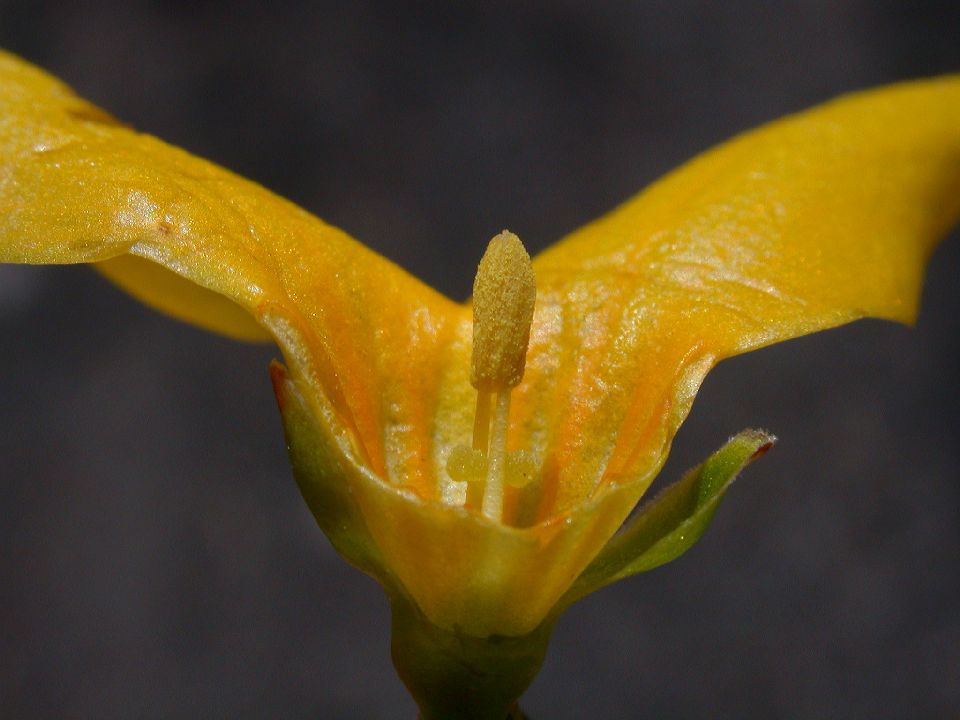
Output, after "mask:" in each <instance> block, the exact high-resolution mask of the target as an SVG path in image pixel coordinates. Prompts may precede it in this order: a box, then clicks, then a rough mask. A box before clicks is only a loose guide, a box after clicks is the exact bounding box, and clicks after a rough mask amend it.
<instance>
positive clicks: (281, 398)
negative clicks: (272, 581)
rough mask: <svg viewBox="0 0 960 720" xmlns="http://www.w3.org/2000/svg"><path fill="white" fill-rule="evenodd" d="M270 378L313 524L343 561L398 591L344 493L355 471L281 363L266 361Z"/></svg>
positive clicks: (353, 502) (347, 492) (348, 493)
mask: <svg viewBox="0 0 960 720" xmlns="http://www.w3.org/2000/svg"><path fill="white" fill-rule="evenodd" d="M270 378H271V380H272V381H273V390H274V394H275V395H276V397H277V405H278V406H279V408H280V416H281V418H282V419H283V429H284V434H285V436H286V441H287V452H288V454H289V456H290V465H291V467H292V468H293V476H294V479H296V481H297V485H298V486H299V487H300V493H301V494H302V495H303V499H304V500H305V501H306V503H307V506H308V507H309V508H310V511H311V512H312V513H313V516H314V518H315V519H316V521H317V525H319V526H320V529H321V530H323V533H324V534H325V535H326V536H327V538H328V539H329V540H330V543H331V544H332V545H333V547H334V548H335V549H336V550H337V552H339V553H340V555H342V556H343V557H344V559H345V560H347V562H349V563H350V564H352V565H354V566H356V567H358V568H359V569H360V570H363V571H364V572H365V573H367V574H368V575H371V576H373V577H374V578H376V579H377V580H379V581H380V582H381V583H382V584H383V585H384V586H385V587H386V588H388V589H393V590H398V587H399V583H398V582H397V581H396V579H395V578H394V577H393V575H392V574H391V573H390V571H389V570H388V569H387V566H386V563H385V562H384V561H383V559H382V557H381V556H380V551H379V549H378V548H377V546H376V543H375V542H374V540H373V538H372V537H371V535H370V531H369V530H368V529H367V526H366V522H365V520H364V518H363V514H362V513H361V512H360V508H359V507H358V506H357V502H356V500H355V499H354V497H353V494H352V493H351V491H350V486H351V483H350V479H351V473H356V472H358V470H357V468H356V467H355V466H354V465H352V464H351V463H350V462H349V461H348V460H347V459H346V458H345V457H344V455H343V453H342V452H341V451H340V450H339V448H338V447H337V443H336V442H335V441H334V440H333V438H332V437H330V436H329V433H328V432H325V430H324V428H323V426H322V425H321V424H320V423H319V422H317V419H316V418H315V417H314V414H313V413H312V412H311V411H310V409H309V407H308V406H307V403H306V401H305V400H304V398H303V396H302V394H301V393H300V391H299V390H298V389H297V385H296V382H295V381H294V380H293V378H291V377H290V376H289V375H288V373H287V369H286V368H285V367H284V366H283V365H282V364H281V363H279V362H273V363H272V364H271V365H270Z"/></svg>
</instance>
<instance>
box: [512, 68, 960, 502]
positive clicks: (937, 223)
mask: <svg viewBox="0 0 960 720" xmlns="http://www.w3.org/2000/svg"><path fill="white" fill-rule="evenodd" d="M958 212H960V76H950V77H944V78H940V79H934V80H929V81H922V82H915V83H905V84H902V85H896V86H891V87H888V88H884V89H880V90H877V91H871V92H864V93H859V94H854V95H850V96H848V97H845V98H841V99H839V100H836V101H834V102H831V103H828V104H826V105H823V106H821V107H819V108H815V109H813V110H811V111H808V112H805V113H802V114H799V115H795V116H792V117H787V118H785V119H783V120H780V121H778V122H774V123H771V124H769V125H767V126H764V127H761V128H760V129H758V130H755V131H753V132H750V133H747V134H744V135H742V136H740V137H738V138H735V139H734V140H732V141H730V142H728V143H726V144H724V145H721V146H719V147H718V148H716V149H714V150H712V151H710V152H708V153H705V154H704V155H702V156H700V157H698V158H697V159H695V160H693V161H691V162H690V163H688V164H687V165H685V166H683V167H681V168H680V169H678V170H676V171H675V172H673V173H672V174H670V175H668V176H667V177H665V178H664V179H663V180H661V181H659V182H658V183H655V184H654V185H652V186H651V187H650V188H649V189H647V190H646V191H645V192H643V193H641V194H640V195H638V196H637V197H635V198H633V199H631V200H629V201H628V202H626V203H625V204H624V205H622V206H621V207H619V208H618V209H616V210H615V211H613V212H612V213H610V214H609V215H607V216H606V217H603V218H601V219H599V220H597V221H595V222H594V223H592V224H590V225H587V226H586V227H584V228H583V229H581V230H579V231H577V232H575V233H573V234H572V235H570V236H569V237H567V238H566V239H565V240H563V241H562V242H560V243H558V244H557V245H555V246H553V247H552V248H550V249H549V250H547V251H546V252H544V253H543V254H542V255H540V256H539V257H538V258H536V259H535V260H534V269H535V271H536V274H537V285H538V300H537V302H538V307H537V313H536V316H535V319H534V327H533V330H532V332H531V355H530V357H529V358H528V360H527V375H526V378H525V382H524V384H523V385H522V386H521V388H520V397H519V398H518V399H517V400H516V401H515V404H514V407H515V409H516V410H515V411H516V414H517V417H516V422H517V423H518V424H519V425H521V426H523V427H525V428H526V430H527V434H528V436H532V437H534V438H536V440H537V450H538V452H539V454H540V456H541V457H543V462H544V466H545V469H546V470H545V471H546V473H547V474H548V476H549V484H550V486H551V487H552V489H553V490H552V493H548V495H547V498H546V499H545V502H544V504H543V506H542V507H541V517H549V516H551V515H555V514H557V513H562V512H564V511H565V510H566V509H569V508H570V507H574V506H576V505H577V504H578V503H580V502H582V501H583V499H584V498H585V497H590V496H592V495H593V494H595V493H596V492H597V491H598V490H602V488H603V487H606V486H609V485H614V484H623V483H624V482H639V483H641V484H646V483H648V482H649V481H650V479H652V477H653V474H654V473H653V472H651V470H655V469H656V468H658V467H659V465H660V464H661V462H662V459H663V457H664V454H665V451H666V449H667V446H668V444H669V442H670V440H671V438H672V437H673V435H674V433H675V431H676V429H677V427H678V426H679V424H680V423H681V422H682V421H683V419H684V418H685V416H686V414H687V411H688V409H689V406H690V402H691V400H692V398H693V396H694V394H695V393H696V390H697V388H698V387H699V384H700V381H701V380H702V378H703V376H704V374H705V373H706V372H707V371H708V370H709V369H710V368H711V367H712V366H713V365H714V364H715V363H716V362H717V361H719V360H721V359H723V358H726V357H729V356H731V355H735V354H737V353H742V352H745V351H747V350H752V349H755V348H759V347H762V346H764V345H767V344H770V343H773V342H777V341H780V340H785V339H787V338H792V337H795V336H798V335H803V334H805V333H809V332H813V331H816V330H820V329H823V328H828V327H832V326H835V325H839V324H842V323H845V322H849V321H851V320H854V319H857V318H861V317H865V316H872V317H880V318H889V319H891V320H899V321H902V322H910V321H911V320H912V319H913V318H914V316H915V314H916V311H917V302H918V299H919V295H920V289H921V283H922V278H923V271H924V265H925V262H926V260H927V258H928V257H929V255H930V253H931V251H932V249H933V248H934V246H935V244H936V241H937V240H938V239H939V238H940V237H941V236H942V235H943V234H944V233H945V232H946V231H947V229H949V227H950V226H951V225H952V223H953V222H954V221H955V220H956V218H957V215H958Z"/></svg>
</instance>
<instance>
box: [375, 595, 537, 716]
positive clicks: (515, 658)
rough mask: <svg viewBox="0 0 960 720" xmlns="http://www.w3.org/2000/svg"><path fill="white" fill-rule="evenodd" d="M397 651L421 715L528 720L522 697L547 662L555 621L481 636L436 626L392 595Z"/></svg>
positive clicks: (395, 654) (394, 650)
mask: <svg viewBox="0 0 960 720" xmlns="http://www.w3.org/2000/svg"><path fill="white" fill-rule="evenodd" d="M390 600H391V602H390V604H391V608H392V611H393V612H392V626H393V627H392V630H393V637H392V643H391V654H392V656H393V664H394V666H395V667H396V668H397V672H398V673H399V675H400V679H401V680H403V682H404V684H405V685H406V686H407V689H408V690H409V691H410V694H411V695H413V698H414V700H415V701H416V703H417V705H418V706H419V708H420V719H421V720H507V719H509V720H522V719H523V718H524V717H525V716H524V715H523V713H522V711H521V710H520V708H519V705H518V704H517V699H518V698H519V697H520V695H521V694H522V693H523V692H524V690H526V689H527V686H528V685H529V684H530V683H531V682H532V680H533V678H534V677H535V676H536V674H537V672H538V671H539V670H540V665H541V664H542V663H543V657H544V654H545V653H546V650H547V642H548V640H549V638H550V632H551V630H552V629H553V621H552V620H550V621H548V622H547V623H544V625H541V626H540V627H538V628H537V629H536V630H534V631H533V632H532V633H530V634H528V635H524V636H521V637H503V636H492V637H487V638H477V637H472V636H469V635H464V634H462V633H460V632H457V631H456V630H446V629H443V628H439V627H437V626H436V625H433V624H432V623H431V622H430V621H429V620H427V619H426V618H425V617H424V616H423V614H422V613H421V612H420V610H419V609H418V608H417V607H416V606H415V605H414V604H413V603H412V602H411V601H410V600H408V599H407V598H405V597H401V596H396V595H395V596H392V597H391V599H390Z"/></svg>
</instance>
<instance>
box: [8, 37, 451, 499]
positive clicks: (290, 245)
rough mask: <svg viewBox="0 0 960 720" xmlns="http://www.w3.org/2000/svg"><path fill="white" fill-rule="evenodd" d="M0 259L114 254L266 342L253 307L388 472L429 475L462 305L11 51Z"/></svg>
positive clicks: (151, 290) (152, 294)
mask: <svg viewBox="0 0 960 720" xmlns="http://www.w3.org/2000/svg"><path fill="white" fill-rule="evenodd" d="M147 260H149V261H152V263H147V262H146V261H147ZM0 261H2V262H25V263H79V262H93V261H101V265H100V267H101V269H102V271H103V272H104V273H105V274H106V275H107V276H108V277H110V278H111V279H113V280H115V281H116V282H118V283H119V284H120V285H121V286H122V287H125V288H128V289H130V290H132V292H133V293H134V294H135V295H137V296H138V297H140V298H141V299H144V300H146V301H147V302H148V303H150V304H152V305H154V306H157V307H159V308H161V309H163V310H166V311H168V312H171V313H172V314H174V315H177V316H179V317H181V318H183V319H186V320H190V321H193V322H196V323H198V324H199V325H201V326H204V327H207V328H211V329H217V330H220V331H222V332H226V333H227V334H230V335H233V336H238V337H244V338H251V339H253V338H260V337H263V336H264V333H263V332H262V330H258V329H257V327H256V326H254V325H253V323H250V322H245V321H244V320H243V316H244V314H248V315H249V316H251V317H253V318H255V319H256V320H257V321H258V322H259V323H261V324H262V325H265V326H266V327H267V328H268V329H269V330H270V332H271V333H272V334H273V335H274V336H275V337H276V339H277V340H278V342H279V344H280V345H281V347H282V348H283V350H284V353H285V354H286V356H287V358H288V361H289V362H290V364H291V367H292V369H293V370H294V372H295V373H299V374H303V375H305V377H306V379H307V381H308V382H309V383H310V385H311V386H312V387H313V392H314V393H316V394H320V393H322V392H325V393H326V394H327V395H329V397H330V399H331V401H332V403H333V407H334V408H335V412H336V413H337V415H338V422H339V423H340V424H342V425H343V426H345V427H347V428H348V429H349V430H351V431H352V440H353V442H354V443H355V444H356V448H355V451H356V452H357V453H358V455H359V456H360V457H362V458H363V460H364V462H366V463H367V464H368V465H369V467H370V468H372V469H373V471H374V472H376V473H378V474H379V475H381V476H383V477H386V475H387V466H388V464H389V465H394V466H395V467H394V470H395V472H394V473H393V476H394V477H402V478H404V481H405V482H406V483H408V484H410V485H411V486H413V487H420V486H423V485H424V484H426V483H427V482H428V481H427V467H426V458H425V457H424V455H423V453H422V452H421V448H422V447H424V445H426V444H427V439H426V438H427V435H428V433H429V431H430V425H431V423H430V421H429V417H430V409H431V407H432V397H433V393H434V392H435V389H436V388H435V384H434V383H433V381H432V378H434V377H435V376H436V375H437V372H438V371H437V370H436V365H437V363H438V362H439V352H440V350H441V349H442V347H443V345H444V344H445V343H444V337H445V335H446V334H448V332H449V327H450V326H451V322H450V320H451V318H453V317H460V316H462V315H463V314H464V310H463V309H462V308H461V307H459V306H457V305H455V304H453V303H452V302H450V301H448V300H446V299H445V298H443V297H442V296H440V295H439V294H438V293H436V292H434V291H433V290H431V289H430V288H428V287H426V286H424V285H423V284H422V283H420V282H419V281H417V280H416V279H414V278H413V277H411V276H410V275H408V274H407V273H405V272H404V271H402V270H401V269H400V268H398V267H396V266H395V265H393V264H392V263H390V262H388V261H387V260H385V259H384V258H382V257H380V256H379V255H376V254H375V253H373V252H371V251H370V250H368V249H367V248H365V247H364V246H362V245H361V244H359V243H357V242H356V241H354V240H352V239H351V238H349V237H348V236H347V235H346V234H344V233H343V232H342V231H340V230H338V229H336V228H333V227H331V226H329V225H327V224H325V223H323V222H322V221H320V220H318V219H316V218H315V217H313V216H311V215H309V214H308V213H306V212H304V211H303V210H301V209H299V208H297V207H296V206H294V205H293V204H291V203H289V202H287V201H286V200H283V199H282V198H279V197H277V196H276V195H273V194H272V193H270V192H269V191H267V190H265V189H264V188H262V187H260V186H259V185H256V184H255V183H252V182H249V181H247V180H244V179H243V178H240V177H238V176H236V175H234V174H232V173H230V172H228V171H226V170H223V169H222V168H219V167H217V166H215V165H213V164H212V163H209V162H207V161H205V160H202V159H199V158H196V157H193V156H191V155H189V154H188V153H185V152H183V151H182V150H179V149H177V148H174V147H171V146H169V145H166V144H165V143H163V142H161V141H160V140H157V139H156V138H153V137H151V136H149V135H144V134H141V133H137V132H135V131H133V130H131V129H129V128H126V127H124V126H122V125H120V124H118V123H117V122H115V121H114V120H112V119H111V118H110V117H109V116H108V115H107V114H106V113H104V112H102V111H100V110H98V109H97V108H95V107H94V106H92V105H90V104H89V103H86V102H85V101H83V100H81V99H79V98H77V97H76V96H75V95H74V94H73V93H72V92H71V91H70V90H69V88H67V87H66V86H64V85H63V84H62V83H60V82H59V81H57V80H56V79H54V78H52V77H50V76H49V75H47V74H46V73H44V72H42V71H40V70H38V69H36V68H34V67H32V66H30V65H28V64H26V63H24V62H22V61H20V60H19V59H17V58H15V57H14V56H12V55H9V54H6V53H2V52H0ZM102 261H106V262H102ZM164 268H166V269H169V270H172V271H173V272H174V273H176V274H177V275H179V276H182V278H186V279H187V280H189V281H191V283H185V282H182V281H180V280H178V278H177V277H176V276H173V275H170V273H169V272H168V271H167V270H166V269H164ZM194 284H195V286H198V287H197V289H196V290H191V291H190V293H189V294H187V295H184V294H182V291H183V289H184V288H186V287H191V286H194ZM211 291H212V292H211ZM223 298H226V299H228V301H229V302H228V301H227V300H224V299H223ZM231 302H232V303H233V304H236V305H238V306H239V309H240V310H242V311H238V310H237V309H234V308H232V307H230V305H231Z"/></svg>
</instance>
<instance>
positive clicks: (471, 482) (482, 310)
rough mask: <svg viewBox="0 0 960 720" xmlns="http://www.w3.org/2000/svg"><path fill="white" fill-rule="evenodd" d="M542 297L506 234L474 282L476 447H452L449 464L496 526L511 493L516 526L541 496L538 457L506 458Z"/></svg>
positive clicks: (470, 502) (471, 503) (521, 252)
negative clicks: (516, 392) (513, 402)
mask: <svg viewBox="0 0 960 720" xmlns="http://www.w3.org/2000/svg"><path fill="white" fill-rule="evenodd" d="M536 294H537V288H536V279H535V277H534V273H533V265H532V263H531V262H530V255H529V254H527V251H526V248H524V247H523V243H522V242H520V238H518V237H517V236H516V235H514V234H513V233H511V232H509V231H507V230H504V231H503V232H501V233H500V234H499V235H497V236H496V237H494V238H493V239H492V240H491V241H490V244H489V245H488V246H487V250H486V252H485V253H484V254H483V257H482V258H481V259H480V265H479V267H478V268H477V275H476V278H475V279H474V282H473V352H472V357H471V364H470V384H471V385H473V387H474V388H476V390H477V405H476V411H475V414H474V424H473V444H472V447H466V446H465V445H458V446H456V447H454V448H453V450H452V451H451V452H450V454H449V456H448V458H447V472H448V474H449V475H450V477H451V478H452V479H453V480H456V481H460V482H466V483H467V493H466V506H467V507H468V508H472V509H476V510H479V512H481V513H482V514H483V515H484V516H486V517H487V518H489V519H491V520H494V521H496V522H504V500H505V494H506V487H513V488H518V489H519V490H520V492H519V498H518V502H516V503H514V504H513V505H514V507H513V508H512V510H513V512H512V515H513V517H512V518H511V521H512V522H511V524H527V522H530V521H532V519H533V518H532V517H529V516H530V515H531V513H532V510H533V507H534V504H535V497H534V496H537V497H538V496H539V492H536V485H537V483H536V481H535V474H536V473H535V464H534V461H533V458H532V457H530V455H529V453H527V452H524V451H518V452H514V453H508V452H507V434H508V431H509V427H510V393H511V391H512V390H513V388H515V387H516V386H517V385H519V384H520V381H521V380H522V379H523V370H524V366H525V364H526V357H527V347H528V345H529V343H530V325H531V323H532V322H533V308H534V304H535V301H536Z"/></svg>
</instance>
